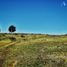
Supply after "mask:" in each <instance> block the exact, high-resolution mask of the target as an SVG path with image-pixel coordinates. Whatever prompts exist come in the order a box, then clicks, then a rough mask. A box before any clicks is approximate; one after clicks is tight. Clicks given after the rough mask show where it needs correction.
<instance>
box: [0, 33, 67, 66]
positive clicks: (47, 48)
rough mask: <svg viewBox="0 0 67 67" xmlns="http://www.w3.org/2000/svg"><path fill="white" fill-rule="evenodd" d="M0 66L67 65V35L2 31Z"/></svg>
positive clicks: (0, 37)
mask: <svg viewBox="0 0 67 67" xmlns="http://www.w3.org/2000/svg"><path fill="white" fill-rule="evenodd" d="M0 67H67V35H45V34H19V33H18V34H17V33H15V34H5V33H4V34H3V33H2V34H0Z"/></svg>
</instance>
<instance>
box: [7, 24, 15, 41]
mask: <svg viewBox="0 0 67 67" xmlns="http://www.w3.org/2000/svg"><path fill="white" fill-rule="evenodd" d="M8 31H9V32H11V33H13V32H15V31H16V27H15V26H14V25H11V26H9V28H8ZM10 40H11V41H16V38H15V37H14V36H13V35H12V37H10Z"/></svg>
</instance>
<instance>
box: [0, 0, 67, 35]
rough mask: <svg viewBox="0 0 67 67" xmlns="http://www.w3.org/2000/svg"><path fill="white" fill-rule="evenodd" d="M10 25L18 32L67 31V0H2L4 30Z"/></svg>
mask: <svg viewBox="0 0 67 67" xmlns="http://www.w3.org/2000/svg"><path fill="white" fill-rule="evenodd" d="M63 1H64V2H65V3H66V6H64V5H63V4H62V3H63ZM61 5H62V6H61ZM10 25H15V26H16V27H17V31H16V32H27V33H28V32H30V33H48V34H64V33H67V0H0V28H1V29H2V32H8V27H9V26H10Z"/></svg>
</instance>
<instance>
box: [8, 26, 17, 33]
mask: <svg viewBox="0 0 67 67" xmlns="http://www.w3.org/2000/svg"><path fill="white" fill-rule="evenodd" d="M8 31H9V32H11V33H12V32H15V31H16V27H15V26H14V25H11V26H9V28H8Z"/></svg>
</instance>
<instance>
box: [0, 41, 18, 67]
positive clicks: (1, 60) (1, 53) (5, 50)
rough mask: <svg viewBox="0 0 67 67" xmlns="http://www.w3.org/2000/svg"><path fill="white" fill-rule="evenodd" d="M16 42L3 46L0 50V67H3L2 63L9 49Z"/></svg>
mask: <svg viewBox="0 0 67 67" xmlns="http://www.w3.org/2000/svg"><path fill="white" fill-rule="evenodd" d="M16 43H17V42H12V43H10V44H8V45H5V46H4V47H3V48H4V49H3V50H2V52H0V67H3V63H4V60H5V58H6V56H7V54H8V53H9V52H10V49H9V48H11V47H12V46H14V45H15V44H16Z"/></svg>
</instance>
